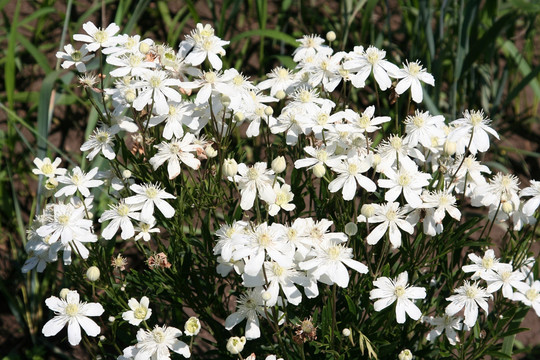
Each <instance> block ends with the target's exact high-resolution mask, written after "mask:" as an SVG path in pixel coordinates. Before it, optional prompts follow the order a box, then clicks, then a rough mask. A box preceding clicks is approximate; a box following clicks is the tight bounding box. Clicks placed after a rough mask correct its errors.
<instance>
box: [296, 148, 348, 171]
mask: <svg viewBox="0 0 540 360" xmlns="http://www.w3.org/2000/svg"><path fill="white" fill-rule="evenodd" d="M304 151H305V152H306V153H308V155H310V156H311V157H310V158H305V159H298V160H296V161H295V162H294V167H295V168H297V169H300V168H303V167H307V168H308V169H312V168H314V167H315V166H316V165H318V164H321V165H326V166H329V167H336V166H339V165H340V164H341V161H340V160H341V159H343V158H344V156H342V155H334V152H335V151H336V144H335V143H332V144H329V145H328V146H323V145H321V146H320V147H317V148H314V147H312V146H306V147H305V148H304Z"/></svg>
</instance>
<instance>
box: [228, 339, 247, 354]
mask: <svg viewBox="0 0 540 360" xmlns="http://www.w3.org/2000/svg"><path fill="white" fill-rule="evenodd" d="M245 344H246V337H245V336H242V337H241V338H240V337H238V336H233V337H231V338H229V341H227V350H228V351H229V352H230V353H231V354H233V355H236V354H240V353H241V352H242V350H244V345H245Z"/></svg>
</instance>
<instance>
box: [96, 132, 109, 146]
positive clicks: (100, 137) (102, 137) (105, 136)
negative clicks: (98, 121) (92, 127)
mask: <svg viewBox="0 0 540 360" xmlns="http://www.w3.org/2000/svg"><path fill="white" fill-rule="evenodd" d="M96 141H97V142H99V143H101V144H106V143H107V142H108V141H109V133H108V132H106V131H98V132H97V134H96Z"/></svg>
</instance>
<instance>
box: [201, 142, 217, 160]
mask: <svg viewBox="0 0 540 360" xmlns="http://www.w3.org/2000/svg"><path fill="white" fill-rule="evenodd" d="M204 153H205V154H206V156H208V157H209V158H214V157H216V156H217V150H216V149H214V148H213V147H212V146H211V145H208V146H207V147H205V148H204Z"/></svg>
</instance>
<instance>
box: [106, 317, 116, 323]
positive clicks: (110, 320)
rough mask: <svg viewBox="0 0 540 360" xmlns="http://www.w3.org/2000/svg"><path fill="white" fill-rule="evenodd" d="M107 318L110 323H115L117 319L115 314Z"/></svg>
mask: <svg viewBox="0 0 540 360" xmlns="http://www.w3.org/2000/svg"><path fill="white" fill-rule="evenodd" d="M107 320H109V322H110V323H113V322H114V320H116V319H115V318H114V316H109V318H108V319H107Z"/></svg>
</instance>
